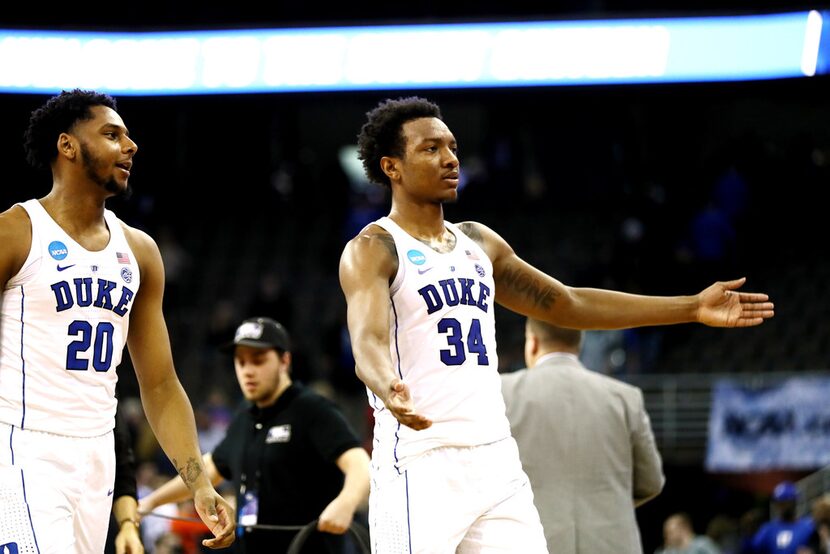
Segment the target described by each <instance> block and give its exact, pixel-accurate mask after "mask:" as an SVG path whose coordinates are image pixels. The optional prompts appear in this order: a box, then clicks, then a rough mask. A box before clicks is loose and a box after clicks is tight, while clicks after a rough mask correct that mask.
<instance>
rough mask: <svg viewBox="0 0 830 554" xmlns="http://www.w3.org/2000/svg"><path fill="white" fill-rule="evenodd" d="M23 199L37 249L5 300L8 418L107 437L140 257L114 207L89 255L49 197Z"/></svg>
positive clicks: (0, 314)
mask: <svg viewBox="0 0 830 554" xmlns="http://www.w3.org/2000/svg"><path fill="white" fill-rule="evenodd" d="M20 205H21V206H22V207H23V208H24V209H25V210H26V212H27V213H28V214H29V219H30V220H31V222H32V247H31V250H30V251H29V256H28V257H27V259H26V262H25V263H24V264H23V267H22V268H21V269H20V272H18V274H17V275H15V276H14V277H12V278H11V279H10V280H9V282H8V283H7V284H6V288H5V290H4V291H3V297H2V305H0V421H2V422H3V423H7V424H9V425H12V426H15V427H20V428H22V429H30V430H34V431H45V432H49V433H55V434H59V435H69V436H76V437H93V436H98V435H102V434H104V433H107V432H108V431H110V430H111V429H112V428H113V426H114V416H115V407H116V400H115V384H116V381H117V380H118V377H117V375H116V372H115V368H116V367H117V366H118V364H119V363H120V362H121V354H122V352H123V350H124V344H125V342H126V340H127V329H128V326H129V316H130V313H129V312H130V308H131V307H132V303H133V300H134V298H135V295H136V293H137V292H138V286H139V281H140V276H139V271H138V264H137V263H136V259H135V255H134V254H133V252H132V251H131V250H130V247H129V245H128V244H127V239H126V238H125V237H124V230H123V229H122V227H121V222H120V221H119V220H118V218H117V217H115V215H114V214H113V213H112V212H111V211H109V210H105V212H104V218H105V220H106V223H107V226H108V227H109V231H110V240H109V243H108V244H107V246H106V248H104V249H103V250H101V251H98V252H90V251H88V250H86V249H84V248H83V247H82V246H80V245H79V244H78V243H77V242H75V241H74V240H73V239H72V238H71V237H70V236H69V235H67V234H66V233H65V232H64V231H63V229H61V228H60V227H59V226H58V224H57V223H55V221H54V220H53V219H52V218H51V217H50V216H49V214H48V213H47V212H46V210H45V209H44V208H43V206H41V204H40V202H38V201H37V200H29V201H28V202H25V203H23V204H20Z"/></svg>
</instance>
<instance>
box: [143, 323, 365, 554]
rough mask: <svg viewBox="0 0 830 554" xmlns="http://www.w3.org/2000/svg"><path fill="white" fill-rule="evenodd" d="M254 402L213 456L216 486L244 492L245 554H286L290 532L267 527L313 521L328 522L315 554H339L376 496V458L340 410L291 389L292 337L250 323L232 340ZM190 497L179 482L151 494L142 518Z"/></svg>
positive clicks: (313, 542)
mask: <svg viewBox="0 0 830 554" xmlns="http://www.w3.org/2000/svg"><path fill="white" fill-rule="evenodd" d="M228 346H229V347H231V348H233V352H234V366H235V368H236V377H237V379H238V381H239V386H240V388H241V389H242V393H243V395H244V396H245V399H246V400H247V401H248V402H246V406H245V407H244V408H243V409H240V410H239V411H238V412H237V413H236V415H235V416H234V419H233V421H232V422H231V424H230V426H229V427H228V430H227V433H226V435H225V438H224V439H223V440H222V442H221V443H220V444H219V445H218V446H217V447H216V449H215V450H214V451H213V453H212V454H206V455H205V456H204V461H205V467H206V469H207V471H208V475H209V476H210V478H211V481H212V482H213V483H214V485H217V484H218V483H220V482H221V481H222V480H224V479H231V480H232V481H233V484H234V488H235V489H236V492H237V519H238V530H239V540H237V546H236V548H237V551H238V552H243V553H247V554H250V553H255V552H268V553H271V552H274V553H276V552H285V551H286V549H287V548H288V545H289V544H290V542H291V540H292V539H293V538H294V533H293V532H290V531H273V530H265V529H258V528H257V526H258V525H278V526H290V525H305V524H307V523H309V522H310V521H312V520H314V519H319V524H318V529H319V530H320V531H323V532H324V533H318V534H316V535H315V536H313V537H311V538H310V539H309V540H308V541H307V543H306V546H305V548H304V551H307V552H319V553H338V554H339V553H340V552H342V550H343V548H342V546H343V541H342V537H339V536H337V535H342V534H343V533H345V532H346V531H347V530H348V528H349V526H350V525H351V523H352V519H353V517H354V513H355V510H356V509H357V508H358V507H359V506H360V505H361V504H362V503H363V502H365V501H366V499H367V498H368V495H369V456H368V454H367V453H366V451H365V450H364V449H363V448H362V447H361V446H360V441H359V440H358V438H357V437H356V436H355V434H354V432H353V431H352V430H351V429H350V427H349V425H348V423H347V422H346V420H345V418H344V417H343V416H342V414H341V413H340V411H339V410H338V409H337V407H336V405H335V404H334V403H333V402H331V401H330V400H328V399H326V398H324V397H322V396H320V395H318V394H316V393H315V392H313V391H311V390H309V389H307V388H305V387H303V386H301V385H300V384H297V383H292V381H291V374H290V366H291V352H290V349H291V348H290V343H289V337H288V333H287V332H286V330H285V328H283V326H282V325H280V324H279V323H277V322H276V321H274V320H272V319H269V318H265V317H257V318H251V319H247V320H245V321H244V322H243V323H242V324H241V325H240V326H239V327H238V328H237V329H236V334H235V337H234V340H233V343H232V344H230V345H228ZM188 497H189V491H188V490H187V489H186V488H185V486H184V483H183V482H182V481H181V478H179V477H176V478H174V479H172V480H171V481H169V482H168V483H166V484H164V485H163V486H161V487H159V488H158V489H157V490H156V491H154V492H153V493H151V494H150V495H148V496H146V497H144V498H142V499H141V500H140V503H139V512H140V513H142V514H144V513H147V512H149V511H151V510H153V509H154V508H155V507H156V506H160V505H162V504H166V503H169V502H178V501H181V500H184V499H187V498H188Z"/></svg>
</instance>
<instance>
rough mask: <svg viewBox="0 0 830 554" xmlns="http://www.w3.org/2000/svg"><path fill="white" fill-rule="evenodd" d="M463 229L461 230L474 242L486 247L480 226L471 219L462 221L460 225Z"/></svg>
mask: <svg viewBox="0 0 830 554" xmlns="http://www.w3.org/2000/svg"><path fill="white" fill-rule="evenodd" d="M458 228H459V229H461V232H462V233H464V234H465V235H467V236H468V237H470V238H471V239H472V240H473V242H475V243H476V244H478V245H479V246H481V247H484V239H483V238H482V236H481V231H479V230H478V227H476V225H475V224H474V223H470V222H469V221H467V222H464V223H461V224H460V225H459V226H458Z"/></svg>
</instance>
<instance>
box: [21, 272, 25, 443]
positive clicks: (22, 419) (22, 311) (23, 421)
mask: <svg viewBox="0 0 830 554" xmlns="http://www.w3.org/2000/svg"><path fill="white" fill-rule="evenodd" d="M25 299H26V294H24V292H23V285H20V362H21V364H22V368H21V369H22V372H23V384H22V387H23V390H22V391H21V392H22V395H23V401H22V405H23V414H22V415H21V416H20V428H21V429H25V428H26V426H25V424H26V358H24V357H23V328H24V326H25V325H26V324H25V323H24V322H23V313H24V309H23V301H24V300H25Z"/></svg>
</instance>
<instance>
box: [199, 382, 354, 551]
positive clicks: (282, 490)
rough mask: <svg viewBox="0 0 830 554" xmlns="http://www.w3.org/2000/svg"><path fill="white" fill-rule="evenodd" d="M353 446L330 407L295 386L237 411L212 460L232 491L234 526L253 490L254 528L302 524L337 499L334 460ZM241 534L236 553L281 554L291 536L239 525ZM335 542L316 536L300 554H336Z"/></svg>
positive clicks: (343, 422)
mask: <svg viewBox="0 0 830 554" xmlns="http://www.w3.org/2000/svg"><path fill="white" fill-rule="evenodd" d="M358 446H360V441H359V440H358V438H357V436H356V435H355V433H354V432H353V431H352V429H351V428H350V427H349V424H348V423H347V422H346V419H345V418H344V417H343V415H342V414H341V413H340V410H339V409H338V408H337V406H336V405H335V404H334V403H333V402H332V401H330V400H329V399H327V398H324V397H323V396H320V395H319V394H317V393H315V392H314V391H312V390H310V389H307V388H305V387H303V386H302V385H299V384H297V383H294V384H292V385H291V386H290V387H288V388H287V389H286V390H285V391H284V392H283V393H282V394H281V395H280V397H279V398H278V399H277V401H276V402H275V403H274V404H273V405H271V406H268V407H266V408H262V409H260V408H258V407H257V406H255V405H253V404H248V406H247V407H246V408H244V409H241V410H240V411H238V412H237V413H236V415H235V416H234V419H233V421H231V424H230V426H229V427H228V430H227V434H226V435H225V438H224V439H223V440H222V442H221V443H220V444H219V445H218V446H217V447H216V449H215V450H214V451H213V462H214V464H215V465H216V468H217V469H218V470H219V473H220V474H221V475H222V477H224V478H225V479H229V480H232V481H233V484H234V487H235V488H236V493H237V494H236V498H237V521H238V518H239V510H240V509H241V508H242V506H243V505H244V504H245V498H244V497H245V494H246V493H248V492H252V491H255V493H256V495H257V497H258V504H259V506H258V517H257V524H264V525H305V524H307V523H309V522H310V521H311V520H313V519H316V518H317V517H319V515H320V513H322V511H323V509H324V508H325V507H326V506H327V505H328V504H329V503H330V502H331V501H332V500H333V499H334V498H335V497H336V496H337V495H338V494H339V493H340V490H341V489H342V488H343V479H344V477H343V472H341V471H340V468H338V467H337V464H336V461H337V458H339V457H340V455H341V454H343V452H345V451H346V450H348V449H350V448H354V447H358ZM239 532H240V535H239V537H238V538H237V543H238V546H237V550H236V551H238V552H245V553H247V554H252V553H256V552H267V553H278V552H285V550H286V549H287V548H288V545H289V544H290V542H291V540H292V539H293V538H294V535H295V532H293V531H270V530H256V529H245V528H244V527H242V526H241V525H240V526H239ZM340 539H341V537H337V536H335V535H330V534H327V533H316V534H315V535H314V536H313V537H312V538H311V539H309V541H308V542H307V543H306V548H304V549H303V552H321V553H325V552H340V550H339V549H338V548H340V546H339V545H341V544H342V542H343V541H342V540H340ZM321 543H326V545H325V546H324V545H323V544H321ZM329 543H330V544H329Z"/></svg>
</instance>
